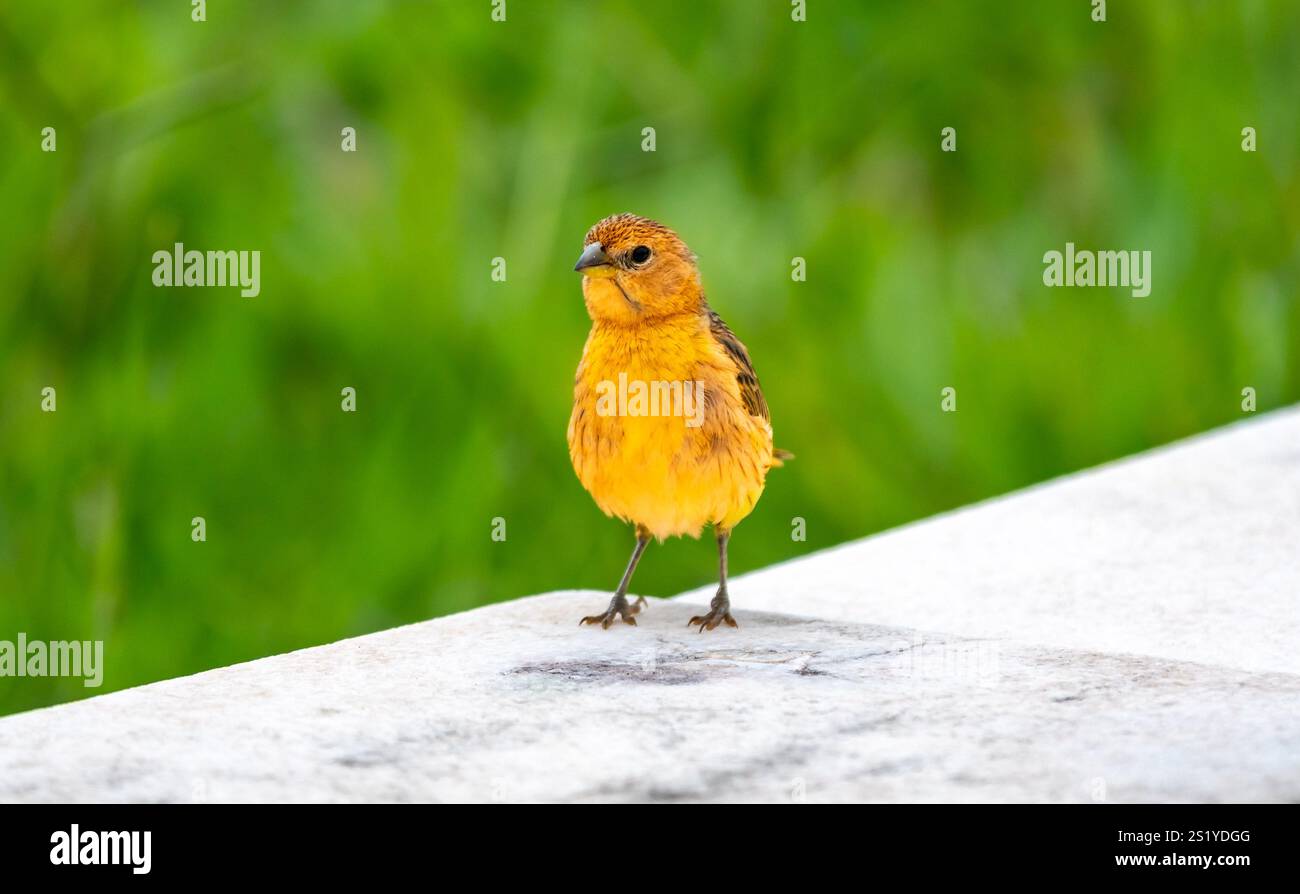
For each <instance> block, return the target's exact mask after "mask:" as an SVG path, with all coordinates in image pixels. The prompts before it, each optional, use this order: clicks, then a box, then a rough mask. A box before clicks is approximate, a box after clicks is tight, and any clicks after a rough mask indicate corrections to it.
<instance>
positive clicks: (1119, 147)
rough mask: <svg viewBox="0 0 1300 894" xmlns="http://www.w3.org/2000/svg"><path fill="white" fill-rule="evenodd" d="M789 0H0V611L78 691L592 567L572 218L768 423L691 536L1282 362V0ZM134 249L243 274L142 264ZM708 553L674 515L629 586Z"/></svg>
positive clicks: (1296, 345) (892, 486)
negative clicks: (771, 437) (1254, 148)
mask: <svg viewBox="0 0 1300 894" xmlns="http://www.w3.org/2000/svg"><path fill="white" fill-rule="evenodd" d="M808 7H809V8H808V21H807V22H804V23H795V22H792V21H791V18H790V4H789V3H788V2H786V0H734V2H723V0H718V2H709V0H690V2H656V3H652V4H651V3H645V2H616V0H614V2H585V3H577V2H573V3H568V2H544V0H509V3H508V7H507V9H508V19H507V21H506V22H505V23H494V22H492V21H491V19H490V11H491V3H490V0H456V2H391V3H382V2H358V0H349V2H329V3H326V2H321V3H306V2H304V3H269V2H256V3H254V2H247V3H234V2H222V0H212V2H210V3H209V4H208V12H207V16H208V20H207V21H206V22H204V23H194V22H192V21H191V20H190V4H189V3H188V2H186V0H172V2H140V3H125V2H69V3H38V2H30V3H6V4H4V6H3V7H0V103H2V105H0V639H7V640H13V639H15V638H16V636H17V634H18V632H20V631H21V632H25V633H26V634H27V635H28V637H29V638H31V639H46V640H49V639H59V640H63V639H103V640H104V641H105V649H106V659H105V660H106V676H105V685H104V688H103V689H101V690H98V691H99V692H104V691H108V690H110V689H115V688H121V687H125V686H130V685H135V684H139V683H143V682H146V681H150V680H157V679H161V678H166V677H173V676H177V675H180V674H185V673H190V672H194V671H199V670H202V669H205V668H210V667H214V666H218V665H223V664H228V663H231V662H236V661H243V660H246V659H251V658H256V657H259V656H264V655H268V654H272V653H278V652H283V651H285V650H289V649H295V648H299V647H303V646H309V645H313V644H317V643H322V642H328V641H332V640H336V639H339V638H341V637H345V636H351V635H355V634H361V633H365V632H367V631H373V630H378V629H381V628H385V627H390V626H393V625H397V624H402V623H406V622H411V621H417V620H421V619H424V618H429V617H432V616H436V615H442V614H446V613H448V612H454V611H459V610H462V609H467V608H470V607H473V606H477V605H482V604H484V603H487V602H491V601H495V600H502V599H510V598H513V597H516V596H520V595H524V594H530V593H539V592H543V591H547V590H553V589H561V588H573V587H591V588H596V589H602V590H609V589H611V588H612V587H613V585H614V584H615V583H616V581H617V579H618V576H619V574H620V573H621V571H622V568H623V564H624V562H625V561H626V558H627V553H628V551H629V549H630V546H631V539H632V538H631V533H630V531H629V530H628V529H627V528H626V527H624V526H623V525H621V524H619V523H618V522H616V521H613V520H610V519H607V518H605V517H604V516H603V515H602V514H601V513H600V512H599V511H598V510H597V509H596V508H595V506H594V504H593V503H592V501H591V499H590V497H588V496H587V494H586V493H585V492H584V491H583V490H582V488H581V487H580V486H579V484H578V482H577V480H576V478H575V476H574V474H573V472H572V470H571V468H570V465H569V459H568V454H567V447H566V444H565V427H566V425H567V421H568V414H569V404H570V399H571V383H572V375H573V369H574V366H575V364H576V362H577V359H578V355H579V352H580V350H581V347H582V344H583V340H584V338H585V336H586V331H587V326H588V320H587V317H586V314H585V311H584V309H583V306H582V302H581V296H580V289H579V283H578V277H577V275H576V274H574V273H573V271H572V269H571V268H572V265H573V262H574V259H575V258H576V256H577V254H578V251H579V249H580V247H581V241H582V237H583V234H584V233H585V231H586V229H587V227H588V226H590V225H591V224H592V223H593V222H595V221H596V220H597V219H599V218H601V217H603V216H605V215H608V214H611V213H614V212H618V211H634V212H637V213H640V214H644V215H647V216H650V217H654V218H657V219H659V220H662V221H663V222H665V223H667V224H668V225H669V226H672V227H674V228H675V229H677V230H678V232H679V233H680V234H681V235H682V237H683V238H684V239H685V240H686V241H687V242H688V243H689V244H690V245H691V247H692V248H694V249H695V251H696V252H697V253H698V255H699V257H700V263H701V267H702V270H703V276H704V282H705V287H706V289H707V291H708V294H709V297H710V300H711V302H712V304H713V306H714V307H715V308H716V309H717V310H718V311H719V312H720V313H721V314H722V315H723V317H724V318H725V319H726V320H727V321H728V322H729V323H730V324H731V326H732V327H733V328H734V329H735V330H736V332H737V333H738V334H739V335H740V337H741V338H742V339H743V340H745V341H746V342H747V344H748V345H749V348H750V351H751V353H752V355H753V357H754V360H755V364H756V366H757V368H758V372H759V375H760V377H761V378H762V382H763V387H764V391H765V392H766V394H767V397H768V401H769V403H770V404H771V407H772V416H773V422H774V426H775V430H776V441H777V443H778V445H779V446H781V447H785V448H788V449H790V450H792V451H794V452H795V453H796V454H798V459H797V460H796V461H795V462H794V463H791V464H789V465H788V466H787V467H786V468H784V469H781V470H778V471H777V472H775V473H773V474H772V476H771V477H770V478H769V484H768V489H767V492H766V494H765V495H764V497H763V499H762V500H761V501H760V503H759V505H758V508H757V509H756V511H755V512H754V514H753V515H752V516H750V518H749V519H748V520H747V521H746V522H745V523H744V524H743V525H741V526H740V528H739V529H738V530H737V533H736V536H735V538H734V539H733V545H732V550H731V558H732V568H733V571H734V572H743V571H746V570H749V569H753V568H757V567H760V566H764V565H768V564H771V563H774V562H778V561H781V560H783V559H788V558H791V557H794V556H798V555H802V554H805V553H807V552H810V551H812V550H816V549H819V548H823V547H826V546H830V545H832V544H835V543H839V542H842V541H845V540H848V539H851V538H856V537H862V536H864V535H868V534H871V533H873V532H876V531H880V530H882V529H885V528H889V527H891V526H894V525H898V524H900V523H903V522H906V521H909V520H912V519H918V518H922V517H925V516H928V515H931V514H933V513H935V512H938V511H941V510H945V509H949V508H952V507H956V506H961V505H963V504H966V503H970V502H972V501H974V500H979V499H982V498H986V497H989V496H992V495H995V494H1000V493H1004V492H1007V491H1010V490H1013V489H1015V488H1018V487H1022V486H1024V485H1027V484H1030V483H1032V482H1036V481H1042V480H1044V479H1046V478H1050V477H1052V476H1055V475H1060V474H1062V473H1066V472H1069V471H1072V470H1075V469H1080V468H1084V467H1087V466H1092V465H1095V464H1097V463H1100V462H1104V461H1106V460H1110V459H1114V458H1116V457H1120V456H1124V455H1126V454H1131V453H1134V452H1136V451H1140V450H1143V449H1146V448H1149V447H1152V446H1154V445H1157V444H1162V443H1165V442H1168V441H1171V440H1174V439H1176V438H1180V437H1183V436H1186V435H1189V434H1192V433H1194V432H1199V431H1202V430H1205V429H1209V428H1212V427H1214V426H1218V425H1222V424H1225V423H1229V422H1232V421H1234V420H1237V419H1240V418H1241V417H1242V415H1243V413H1242V410H1241V406H1240V403H1241V396H1240V392H1241V389H1242V388H1243V387H1245V386H1252V387H1254V388H1256V389H1257V390H1258V395H1259V407H1260V410H1261V411H1263V410H1267V409H1270V408H1275V407H1278V406H1282V405H1285V404H1287V403H1291V402H1295V401H1296V400H1297V399H1300V311H1298V310H1297V306H1296V302H1295V296H1296V292H1297V289H1296V286H1297V277H1298V273H1300V238H1298V234H1300V165H1298V164H1297V160H1298V159H1300V117H1298V116H1297V111H1298V107H1297V97H1300V4H1297V3H1293V2H1284V0H1279V2H1275V3H1268V2H1230V0H1213V2H1211V0H1204V2H1192V0H1185V2H1182V0H1147V2H1121V0H1115V2H1111V3H1110V4H1109V10H1108V12H1109V15H1108V18H1109V21H1107V22H1105V23H1095V22H1093V21H1092V20H1091V18H1090V11H1091V5H1090V3H1089V2H1087V0H1060V2H1042V0H1034V2H1023V3H997V4H993V3H976V2H969V0H954V2H944V3H915V2H882V3H870V4H868V3H861V4H854V3H836V2H830V0H809V2H808ZM1247 125H1249V126H1253V127H1256V128H1257V129H1258V134H1259V151H1258V152H1256V153H1253V154H1252V153H1246V152H1243V151H1242V149H1241V145H1240V144H1241V129H1242V127H1244V126H1247ZM45 126H53V127H56V128H57V133H58V137H57V139H58V151H57V152H55V153H52V154H50V153H43V152H41V151H40V139H41V135H40V131H41V128H42V127H45ZM344 126H354V127H356V128H357V131H358V148H359V151H357V152H356V153H355V154H345V153H343V152H341V151H340V145H339V144H340V130H341V128H343V127H344ZM647 126H653V127H655V128H656V130H657V151H655V152H653V153H650V152H643V151H642V149H641V139H642V137H641V129H642V128H643V127H647ZM946 126H951V127H955V128H956V129H957V134H958V144H957V145H958V151H957V152H955V153H943V152H940V149H939V143H940V129H941V128H943V127H946ZM176 241H182V242H184V243H185V244H186V246H187V247H190V248H197V249H200V250H206V249H222V250H224V249H258V250H260V251H261V252H262V293H261V295H260V296H259V297H257V298H252V299H246V298H241V297H240V296H239V294H238V291H237V290H235V289H159V288H155V287H153V286H152V284H151V274H152V263H151V260H150V257H151V255H152V253H153V252H154V251H157V250H159V249H170V247H171V246H172V244H173V243H174V242H176ZM1067 241H1073V242H1075V243H1076V244H1077V245H1078V246H1079V247H1080V248H1089V249H1145V250H1150V251H1151V252H1152V253H1153V255H1154V272H1153V291H1152V293H1151V295H1150V297H1148V298H1145V299H1133V298H1131V297H1129V294H1128V292H1127V290H1120V289H1100V288H1095V289H1081V288H1072V289H1071V288H1057V289H1048V288H1046V287H1044V286H1043V284H1042V279H1041V278H1042V270H1043V264H1042V255H1043V253H1044V252H1045V251H1048V250H1051V249H1057V250H1061V249H1063V247H1064V245H1065V243H1066V242H1067ZM497 256H501V257H504V258H505V259H506V261H507V265H508V267H507V270H508V280H507V281H506V282H504V283H500V282H493V281H492V280H491V278H490V271H491V266H490V265H491V260H492V258H494V257H497ZM795 256H800V257H804V258H806V259H807V270H808V276H807V281H806V282H803V283H796V282H792V281H791V277H790V270H791V267H790V265H791V259H792V258H793V257H795ZM347 385H351V386H353V387H355V388H356V389H357V392H358V412H356V413H355V414H344V413H343V412H341V411H340V406H339V402H340V396H339V392H340V389H341V388H343V387H344V386H347ZM45 386H54V387H55V388H57V390H58V411H57V412H56V413H52V414H47V413H42V412H41V411H40V392H41V389H42V388H43V387H45ZM946 386H953V387H955V388H956V389H957V392H958V412H956V413H942V412H940V409H939V401H940V390H941V389H942V388H944V387H946ZM194 516H203V517H205V518H206V520H207V531H208V539H207V542H206V543H194V542H192V541H191V539H190V519H191V518H192V517H194ZM496 516H501V517H504V518H505V519H506V521H507V531H508V539H507V540H506V541H505V542H504V543H499V542H493V540H492V539H491V537H490V533H491V520H492V519H493V518H494V517H496ZM796 516H799V517H803V518H805V519H806V521H807V534H808V537H807V541H806V542H803V543H799V542H794V541H792V540H791V536H790V532H791V519H792V518H794V517H796ZM940 559H941V557H936V561H938V560H940ZM862 573H863V575H864V577H865V578H866V579H868V580H869V578H870V574H871V569H869V568H864V569H862ZM713 575H714V547H713V544H712V543H711V542H709V541H707V540H705V541H703V542H699V541H691V540H687V541H674V542H671V543H668V544H666V545H664V546H662V547H653V548H652V550H651V552H650V553H649V554H648V556H647V558H646V561H644V562H643V563H642V566H641V568H640V571H639V572H638V576H637V579H636V582H635V586H634V590H635V591H640V592H645V593H649V594H656V595H671V594H673V593H676V592H679V591H681V590H683V589H686V588H689V587H692V586H697V585H702V584H706V583H708V582H710V581H711V580H712V579H713ZM735 597H736V600H737V605H738V607H739V608H740V609H741V610H743V608H744V592H743V587H742V588H740V591H739V592H736V593H735ZM881 598H887V594H882V596H881ZM599 607H600V604H599V603H597V602H595V601H593V604H592V609H593V610H595V609H597V608H599ZM574 620H575V623H576V621H577V619H576V618H575V619H574ZM593 635H600V634H599V633H598V632H597V633H594V634H593ZM432 659H433V656H431V660H432ZM94 692H95V691H94V690H88V689H85V688H84V687H82V685H81V681H80V680H78V679H73V680H31V679H25V680H16V679H0V713H5V712H11V711H17V710H22V709H26V708H32V707H37V706H40V705H45V704H50V703H54V702H57V701H63V700H68V699H72V698H79V697H82V696H85V695H88V694H93V693H94Z"/></svg>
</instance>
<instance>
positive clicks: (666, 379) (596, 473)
mask: <svg viewBox="0 0 1300 894" xmlns="http://www.w3.org/2000/svg"><path fill="white" fill-rule="evenodd" d="M574 269H575V270H581V271H582V273H583V274H584V276H583V282H582V293H583V298H584V299H585V301H586V305H587V311H588V313H589V314H590V316H591V320H592V327H591V333H590V334H589V335H588V337H587V344H586V346H585V348H584V349H583V353H582V360H581V361H580V362H579V364H578V371H577V376H576V378H575V382H574V394H573V414H572V416H571V418H570V420H569V455H570V457H571V458H572V460H573V468H574V470H575V471H576V472H577V473H578V479H579V480H580V481H581V482H582V485H583V487H585V488H586V489H587V490H588V492H590V493H591V495H592V497H593V498H594V499H595V501H596V505H597V506H599V507H600V508H601V509H602V510H604V512H605V513H606V514H607V515H613V516H617V517H618V518H621V519H624V520H625V521H629V522H632V523H633V524H635V525H636V529H637V548H636V551H635V552H634V553H633V556H632V560H631V562H629V564H628V569H627V572H626V573H625V574H624V579H623V582H622V583H621V584H620V586H619V591H618V592H617V593H616V594H615V596H614V599H613V601H612V602H611V603H610V607H609V610H608V611H607V612H606V613H605V614H603V615H598V616H591V617H589V618H584V619H583V620H584V621H587V622H590V623H600V624H601V625H602V626H604V627H609V625H610V624H611V623H612V622H613V620H614V619H615V618H616V617H621V618H622V619H623V620H624V621H626V622H628V623H631V624H635V623H636V622H635V620H634V619H633V617H632V615H634V614H635V613H636V612H637V611H639V609H640V607H641V606H642V605H643V604H644V600H643V599H642V600H638V602H637V604H636V606H632V607H629V606H628V605H627V603H626V599H625V594H626V590H627V586H628V584H629V583H630V580H631V575H632V572H633V571H634V570H635V567H636V563H637V561H638V560H639V559H640V556H641V553H642V551H644V549H645V546H646V543H647V542H648V541H649V539H650V537H655V538H657V539H659V540H662V539H663V538H665V537H669V536H676V535H683V534H689V535H690V536H692V537H698V536H699V534H700V531H701V530H702V529H703V527H704V526H705V525H710V524H711V525H713V526H714V528H715V530H716V532H717V535H718V547H719V559H720V578H721V584H720V586H719V589H718V597H716V598H715V599H714V606H713V610H712V611H711V612H710V614H709V615H706V616H703V617H700V618H694V619H692V623H698V624H699V625H700V629H701V630H705V629H708V630H712V629H713V628H714V627H716V626H718V624H719V623H727V624H730V625H731V626H735V621H734V619H732V617H731V614H730V611H729V608H730V605H729V601H728V597H727V589H726V547H727V541H728V538H729V536H730V532H731V529H732V528H733V527H735V525H736V524H737V523H738V522H740V520H741V519H743V518H744V517H745V516H747V515H748V514H749V513H750V511H751V510H753V508H754V504H755V503H756V502H757V501H758V498H759V496H760V495H761V494H762V492H763V486H764V483H765V479H766V476H767V470H768V469H769V468H771V467H773V466H779V465H781V459H782V458H783V457H788V456H789V455H788V454H784V452H783V451H778V450H773V447H772V426H771V422H770V418H769V413H768V408H767V403H766V401H765V400H764V398H763V392H762V390H761V389H760V387H759V383H758V377H757V376H756V375H755V373H754V368H753V364H752V363H751V362H750V359H749V354H748V352H747V351H746V349H745V346H744V345H743V344H741V342H740V340H739V339H737V338H736V336H735V335H733V334H732V332H731V330H730V329H728V328H727V325H726V324H725V323H724V322H723V321H722V319H721V317H719V316H718V315H717V314H716V313H714V312H713V310H712V309H710V307H709V305H708V302H707V301H706V300H705V297H704V292H703V289H702V288H701V285H700V276H699V271H698V269H697V267H696V264H695V255H694V254H692V252H691V250H690V249H689V248H687V247H686V245H685V243H683V242H682V241H681V239H679V238H678V237H677V234H676V233H674V232H673V231H672V230H670V229H668V228H667V227H665V226H663V225H662V224H659V223H657V222H655V221H652V220H647V219H646V218H642V217H637V216H635V215H632V214H619V215H616V216H614V217H609V218H606V219H605V220H602V221H600V222H599V223H598V224H596V225H595V226H594V227H592V228H591V230H590V231H588V233H587V237H586V239H585V240H584V249H583V254H582V257H581V258H580V259H579V261H578V264H577V266H576V267H575V268H574ZM629 392H630V393H631V394H630V395H629ZM638 396H639V397H640V398H641V399H640V400H639V401H638V399H637V398H638Z"/></svg>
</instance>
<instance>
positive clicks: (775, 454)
mask: <svg viewBox="0 0 1300 894" xmlns="http://www.w3.org/2000/svg"><path fill="white" fill-rule="evenodd" d="M788 459H794V454H793V453H791V452H790V451H789V450H782V449H781V448H780V447H778V448H776V449H775V450H773V451H772V468H774V469H775V468H777V467H779V466H783V465H785V461H786V460H788Z"/></svg>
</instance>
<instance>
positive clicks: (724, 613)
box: [686, 593, 740, 633]
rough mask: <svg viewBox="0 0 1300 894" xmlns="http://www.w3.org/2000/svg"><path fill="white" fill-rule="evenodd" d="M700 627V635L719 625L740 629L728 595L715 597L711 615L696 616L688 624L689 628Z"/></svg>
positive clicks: (711, 604) (710, 607)
mask: <svg viewBox="0 0 1300 894" xmlns="http://www.w3.org/2000/svg"><path fill="white" fill-rule="evenodd" d="M697 624H698V625H699V627H700V631H699V632H700V633H703V632H704V631H706V630H713V629H714V628H715V627H717V626H718V625H719V624H726V625H727V626H728V627H739V626H740V625H739V624H737V623H736V619H735V618H733V617H732V616H731V600H730V599H728V598H727V594H726V593H719V594H718V595H717V596H714V597H713V601H712V602H710V603H709V613H708V614H707V615H696V616H695V617H693V618H691V619H690V620H689V621H687V622H686V626H687V627H694V626H696V625H697Z"/></svg>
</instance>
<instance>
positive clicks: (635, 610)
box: [627, 596, 646, 615]
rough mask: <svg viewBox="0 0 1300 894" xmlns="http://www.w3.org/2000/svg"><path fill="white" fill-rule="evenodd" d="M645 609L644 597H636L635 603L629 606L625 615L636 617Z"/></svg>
mask: <svg viewBox="0 0 1300 894" xmlns="http://www.w3.org/2000/svg"><path fill="white" fill-rule="evenodd" d="M645 607H646V601H645V597H644V596H638V597H636V602H633V603H632V604H631V605H629V606H628V607H627V613H628V614H629V615H638V614H640V613H641V612H642V611H643V610H644V609H645Z"/></svg>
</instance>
